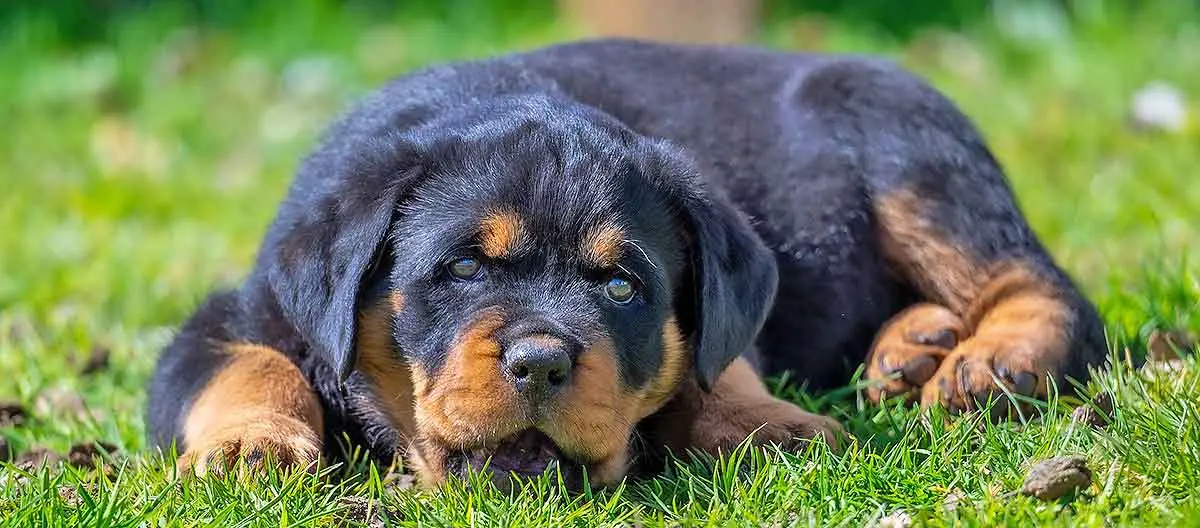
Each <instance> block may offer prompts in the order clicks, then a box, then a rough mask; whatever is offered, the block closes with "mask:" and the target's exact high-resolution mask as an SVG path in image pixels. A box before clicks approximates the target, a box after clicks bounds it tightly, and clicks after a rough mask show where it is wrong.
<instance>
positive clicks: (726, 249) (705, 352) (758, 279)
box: [684, 193, 779, 391]
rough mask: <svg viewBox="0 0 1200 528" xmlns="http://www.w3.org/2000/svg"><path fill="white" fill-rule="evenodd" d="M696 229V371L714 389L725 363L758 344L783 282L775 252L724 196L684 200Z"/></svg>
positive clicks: (693, 253)
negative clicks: (778, 286) (755, 342)
mask: <svg viewBox="0 0 1200 528" xmlns="http://www.w3.org/2000/svg"><path fill="white" fill-rule="evenodd" d="M684 209H685V212H686V214H687V216H688V219H687V220H688V222H689V223H690V228H691V235H692V237H691V238H692V239H691V244H692V248H691V255H690V260H691V267H692V284H693V285H694V287H693V291H692V292H691V294H692V295H693V299H692V305H693V307H694V309H695V315H694V317H695V319H694V325H695V329H694V333H693V337H692V347H693V350H694V354H695V363H694V364H695V369H696V376H697V379H698V381H699V382H700V386H701V387H702V388H703V389H704V390H706V391H707V390H710V389H711V388H712V386H713V384H714V383H715V382H716V380H717V377H718V376H720V375H721V373H722V372H724V371H725V367H728V366H729V364H730V363H731V362H732V361H733V360H734V359H735V358H737V357H738V356H739V355H741V354H742V353H743V352H746V351H747V350H749V349H750V347H751V346H752V345H753V344H754V340H755V338H756V337H757V336H758V332H759V330H761V329H762V325H763V323H764V322H765V321H766V318H767V315H768V314H769V313H770V309H771V305H772V304H774V301H775V290H776V286H777V284H778V282H779V276H778V271H777V269H776V265H775V256H774V255H773V254H772V253H771V251H770V250H769V249H767V247H766V245H765V244H763V242H762V239H761V238H759V236H758V234H757V233H755V232H754V231H753V229H751V227H750V224H749V222H747V221H746V219H745V218H744V217H743V216H742V215H741V213H739V212H738V211H737V210H736V209H735V208H734V207H733V205H732V204H731V203H729V202H728V201H727V200H726V199H725V198H724V197H723V196H719V195H714V194H712V193H701V194H698V195H692V196H689V197H687V198H685V199H684Z"/></svg>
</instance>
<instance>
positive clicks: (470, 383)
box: [412, 312, 528, 449]
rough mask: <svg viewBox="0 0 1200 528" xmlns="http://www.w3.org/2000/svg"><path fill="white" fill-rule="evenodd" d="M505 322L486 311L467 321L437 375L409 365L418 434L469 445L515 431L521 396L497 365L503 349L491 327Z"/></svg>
mask: <svg viewBox="0 0 1200 528" xmlns="http://www.w3.org/2000/svg"><path fill="white" fill-rule="evenodd" d="M503 325H504V319H503V317H502V316H501V315H499V314H498V313H494V312H493V313H489V314H486V315H484V316H482V317H480V318H479V319H478V320H477V321H475V322H474V323H472V324H471V325H470V326H468V327H467V328H466V329H465V330H464V331H463V332H462V334H461V335H460V336H459V337H458V338H457V339H456V341H455V344H454V346H453V348H452V349H451V351H450V353H449V355H448V356H447V358H446V362H445V363H444V364H443V365H442V367H441V369H440V370H439V371H438V372H437V373H436V375H434V376H431V375H430V373H428V372H426V371H424V370H423V369H422V368H420V366H419V365H413V366H412V371H413V388H414V393H415V401H416V426H417V430H418V431H419V432H420V434H421V435H422V436H425V437H427V438H429V439H433V440H436V441H437V442H439V443H440V444H441V445H442V446H444V447H446V448H448V449H463V448H468V447H474V446H477V445H480V444H482V443H484V442H487V441H492V440H499V439H501V438H503V437H505V436H508V435H511V434H514V433H516V432H518V431H520V430H522V429H524V428H525V427H528V424H521V423H519V421H518V419H519V417H520V416H522V409H521V405H522V403H521V400H520V398H519V397H518V394H517V393H516V390H515V389H514V388H513V387H512V384H511V383H510V382H509V381H508V379H507V378H505V377H504V376H503V374H502V373H501V371H500V359H501V355H502V351H501V347H500V343H498V342H497V341H496V338H495V332H496V331H497V330H499V329H500V328H501V327H502V326H503Z"/></svg>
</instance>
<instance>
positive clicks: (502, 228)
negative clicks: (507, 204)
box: [479, 210, 526, 258]
mask: <svg viewBox="0 0 1200 528" xmlns="http://www.w3.org/2000/svg"><path fill="white" fill-rule="evenodd" d="M525 241H526V231H525V222H524V221H523V220H521V217H520V216H517V214H516V213H514V212H512V211H505V210H501V211H493V212H490V213H488V214H487V215H486V216H484V217H483V220H482V221H481V222H480V223H479V244H480V246H482V248H483V254H484V255H486V256H488V257H490V258H504V257H507V256H510V255H512V254H513V253H514V252H516V251H517V250H518V249H519V248H520V247H521V246H522V245H524V244H525Z"/></svg>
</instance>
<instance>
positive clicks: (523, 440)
mask: <svg viewBox="0 0 1200 528" xmlns="http://www.w3.org/2000/svg"><path fill="white" fill-rule="evenodd" d="M450 462H451V463H450V464H449V466H450V468H451V469H452V471H454V472H455V473H457V474H458V476H460V477H461V476H465V475H466V474H467V472H468V471H474V472H481V471H484V470H485V469H486V470H487V471H488V472H490V473H491V474H492V477H493V481H494V482H496V483H497V484H500V483H503V482H505V481H508V480H509V479H510V478H511V477H517V478H520V479H529V478H536V477H538V476H540V475H542V474H543V473H546V472H547V471H550V472H552V473H553V472H554V471H558V473H559V474H560V475H562V479H563V482H564V483H566V484H568V485H576V484H578V483H580V482H582V472H581V471H580V469H581V465H580V463H578V462H575V461H572V460H570V459H569V458H568V457H567V456H566V455H564V454H563V452H562V450H561V449H559V447H558V445H557V444H555V443H554V440H551V439H550V437H549V436H546V434H545V433H543V432H541V431H539V430H537V429H526V430H524V431H521V432H519V433H517V434H515V435H512V436H510V437H508V438H505V439H503V440H501V441H500V442H498V443H496V444H495V445H491V446H485V447H479V448H475V449H469V450H466V451H463V452H460V453H458V454H457V456H451V461H450Z"/></svg>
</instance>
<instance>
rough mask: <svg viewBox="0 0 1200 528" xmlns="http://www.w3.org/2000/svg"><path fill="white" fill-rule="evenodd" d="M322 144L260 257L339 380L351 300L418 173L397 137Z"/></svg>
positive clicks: (351, 331) (350, 328)
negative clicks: (397, 206)
mask: <svg viewBox="0 0 1200 528" xmlns="http://www.w3.org/2000/svg"><path fill="white" fill-rule="evenodd" d="M338 147H340V148H335V147H334V146H331V145H325V146H323V147H321V148H319V149H318V150H317V151H316V152H315V153H314V154H313V155H312V156H310V157H309V158H308V159H307V160H306V161H305V163H304V166H302V167H301V169H300V171H299V173H298V174H297V177H296V181H295V182H294V183H293V184H292V187H291V189H290V191H289V194H288V197H287V199H286V200H285V201H284V203H283V205H282V206H281V207H280V210H279V213H278V215H277V216H276V220H275V223H274V225H272V226H271V230H270V232H269V234H268V237H267V242H266V243H265V245H264V250H263V252H262V255H261V256H260V267H263V268H265V269H266V275H267V283H268V285H269V288H270V290H271V292H272V293H273V294H274V296H275V298H276V300H277V302H278V303H279V306H280V309H281V310H282V311H283V315H284V317H286V318H287V320H288V321H289V322H290V323H291V324H292V326H293V327H294V328H295V329H296V331H297V332H298V333H299V334H300V335H301V336H302V337H303V338H304V340H305V342H306V343H307V344H308V346H309V347H311V350H312V352H313V353H315V354H316V355H318V356H320V357H321V358H323V359H324V360H325V361H326V362H327V363H328V364H329V366H330V367H332V368H333V369H334V370H335V371H336V372H337V373H338V374H339V376H341V379H345V378H346V377H347V376H349V374H350V372H351V371H352V370H353V368H354V361H355V357H354V345H355V329H356V326H357V325H356V314H357V309H358V298H359V294H360V290H361V286H362V284H363V283H364V282H365V281H366V280H367V279H368V278H369V277H370V275H371V274H372V272H373V271H374V270H373V269H372V268H373V266H374V265H375V264H376V263H377V262H378V261H379V260H380V258H381V257H382V256H383V252H385V251H386V250H387V249H386V247H385V246H386V244H384V240H385V238H386V237H387V233H388V228H389V226H390V225H391V221H392V213H393V211H394V210H395V208H396V203H397V200H399V198H400V196H401V195H402V194H403V193H404V192H405V191H406V190H407V189H408V188H410V187H411V186H412V185H413V183H414V182H415V181H416V180H417V178H418V176H419V175H420V174H421V173H422V172H423V171H422V169H421V168H420V167H419V166H418V165H417V156H416V147H415V146H414V145H412V144H411V143H409V142H408V141H407V140H405V139H402V138H397V137H392V138H388V139H371V140H360V141H358V142H356V143H355V144H351V145H338Z"/></svg>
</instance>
